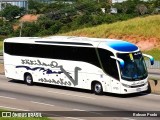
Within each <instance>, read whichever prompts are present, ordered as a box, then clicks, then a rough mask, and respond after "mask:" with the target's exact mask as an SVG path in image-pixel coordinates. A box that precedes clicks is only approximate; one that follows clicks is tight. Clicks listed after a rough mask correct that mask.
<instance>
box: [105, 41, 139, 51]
mask: <svg viewBox="0 0 160 120" xmlns="http://www.w3.org/2000/svg"><path fill="white" fill-rule="evenodd" d="M107 45H108V46H109V47H111V48H113V49H114V50H117V51H121V52H132V51H135V50H138V47H137V46H136V45H134V44H132V43H129V42H126V41H109V42H107Z"/></svg>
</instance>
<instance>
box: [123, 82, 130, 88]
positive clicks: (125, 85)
mask: <svg viewBox="0 0 160 120" xmlns="http://www.w3.org/2000/svg"><path fill="white" fill-rule="evenodd" d="M122 85H123V86H124V87H127V88H131V86H129V85H127V84H124V83H122Z"/></svg>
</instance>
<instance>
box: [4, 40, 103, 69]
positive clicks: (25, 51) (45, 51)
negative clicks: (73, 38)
mask: <svg viewBox="0 0 160 120" xmlns="http://www.w3.org/2000/svg"><path fill="white" fill-rule="evenodd" d="M4 48H5V49H4V51H5V53H8V54H11V55H17V56H28V57H40V58H53V59H62V60H74V61H84V62H88V63H91V64H93V65H95V66H97V67H100V64H99V61H98V57H97V55H96V50H95V48H88V47H71V46H55V45H40V44H23V43H5V44H4Z"/></svg>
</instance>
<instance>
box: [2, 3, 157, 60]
mask: <svg viewBox="0 0 160 120" xmlns="http://www.w3.org/2000/svg"><path fill="white" fill-rule="evenodd" d="M41 1H43V2H41ZM44 1H45V0H28V3H29V6H28V10H25V9H23V8H18V7H16V6H12V5H11V4H7V5H2V11H0V44H1V43H2V42H1V41H2V40H3V39H4V38H7V37H17V36H20V31H21V36H28V37H31V36H49V35H57V34H64V33H66V34H65V35H74V36H88V37H103V38H108V37H109V38H118V39H124V40H128V37H129V38H130V39H132V38H134V39H136V42H138V41H141V40H142V39H140V38H143V37H145V38H144V39H143V40H146V39H148V38H149V39H150V38H153V39H151V41H152V40H156V41H158V42H159V39H160V34H159V33H160V29H159V28H160V21H159V19H160V15H159V13H160V1H159V0H149V1H141V0H127V1H124V2H122V3H115V4H111V2H110V0H94V1H93V0H70V2H68V0H59V1H57V2H51V3H47V2H44ZM50 1H52V0H50ZM64 1H67V2H64ZM115 8H116V9H115ZM116 12H117V13H116ZM26 14H32V15H39V17H38V18H37V20H35V21H21V17H23V16H24V15H26ZM68 32H69V33H68ZM131 42H132V41H131ZM134 42H135V41H134ZM158 44H159V43H157V45H158ZM0 50H1V51H2V44H1V45H0ZM155 51H156V52H155ZM146 52H148V53H158V52H159V49H158V46H156V49H154V50H153V52H152V50H150V51H146ZM157 56H158V55H155V58H156V59H159V57H157Z"/></svg>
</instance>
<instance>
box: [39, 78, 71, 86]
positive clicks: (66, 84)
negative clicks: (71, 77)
mask: <svg viewBox="0 0 160 120" xmlns="http://www.w3.org/2000/svg"><path fill="white" fill-rule="evenodd" d="M38 81H40V82H44V83H54V84H57V85H65V86H71V82H70V81H64V80H63V79H61V78H60V79H59V80H54V79H46V78H40V79H39V80H38Z"/></svg>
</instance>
